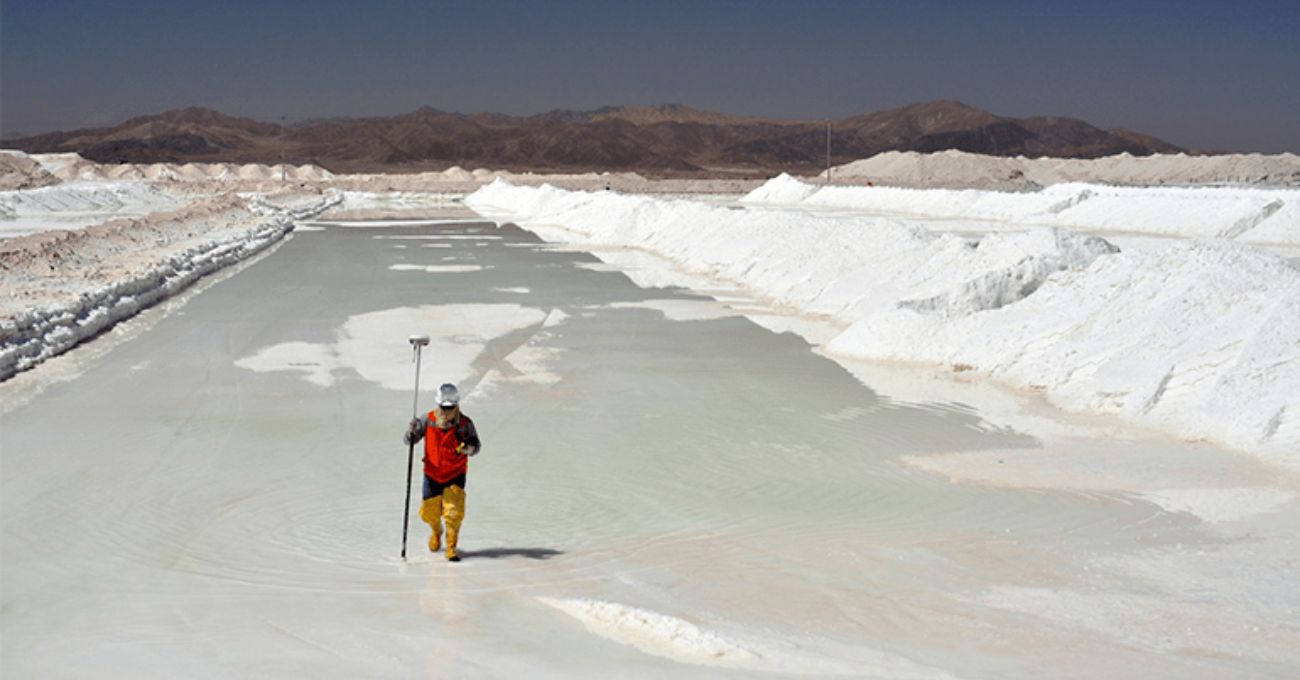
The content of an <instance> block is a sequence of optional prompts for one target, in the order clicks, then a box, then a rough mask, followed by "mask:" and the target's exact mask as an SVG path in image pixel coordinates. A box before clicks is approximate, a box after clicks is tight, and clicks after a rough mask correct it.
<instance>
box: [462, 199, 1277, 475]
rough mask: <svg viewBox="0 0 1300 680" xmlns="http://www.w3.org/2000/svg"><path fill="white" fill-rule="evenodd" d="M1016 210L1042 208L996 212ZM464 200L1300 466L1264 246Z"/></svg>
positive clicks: (922, 354) (748, 211)
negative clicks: (1125, 248) (1141, 246)
mask: <svg viewBox="0 0 1300 680" xmlns="http://www.w3.org/2000/svg"><path fill="white" fill-rule="evenodd" d="M918 193H926V192H918ZM815 195H816V194H813V196H815ZM1015 196H1022V197H1023V198H1022V200H1025V201H1027V202H1030V203H1032V204H1033V205H1035V206H1037V205H1040V204H1042V203H1043V201H1042V198H1041V197H1039V196H1035V195H1032V194H1029V195H1015V194H1008V195H1006V198H1005V199H1002V200H1005V201H1008V202H1009V203H1014V197H1015ZM1117 200H1122V197H1120V198H1118V199H1117ZM465 202H466V204H467V205H469V206H470V207H472V208H474V209H475V210H478V211H479V212H480V213H482V214H484V215H485V216H487V217H490V218H494V219H499V220H510V221H515V222H517V223H519V224H521V225H522V226H524V227H526V228H531V229H533V230H535V231H537V232H538V233H540V234H541V235H542V236H543V237H545V238H548V239H550V240H559V241H567V242H572V243H579V244H588V243H589V244H604V245H619V246H632V247H638V248H644V249H646V250H649V251H652V252H655V253H657V254H660V255H662V256H665V257H668V258H670V259H672V260H673V261H675V262H676V263H678V265H680V266H681V267H683V268H685V269H687V270H690V271H694V272H699V273H705V274H708V275H711V276H715V277H719V278H723V279H728V280H731V281H734V282H737V283H739V284H742V285H744V286H746V287H749V288H750V289H752V290H754V291H756V292H759V293H761V294H763V295H765V296H767V297H769V298H771V299H772V300H773V301H774V302H776V303H778V304H782V305H786V306H790V307H793V308H796V309H799V310H802V311H804V312H807V313H813V314H820V315H826V316H829V317H832V318H834V319H836V320H837V321H838V322H839V323H840V324H842V325H843V326H845V327H846V330H845V331H844V332H843V333H842V334H841V335H840V336H838V337H836V338H835V339H833V340H832V341H831V342H830V343H828V345H827V346H826V349H827V351H829V352H831V353H832V354H843V355H847V356H855V357H861V358H867V359H873V360H891V361H899V360H901V361H911V362H930V363H935V364H942V365H947V366H949V367H951V368H952V370H954V371H961V372H965V371H972V372H977V373H980V374H983V375H986V376H991V377H993V378H996V379H998V380H1000V381H1003V382H1005V383H1008V384H1011V385H1014V386H1017V387H1020V388H1024V389H1029V390H1034V391H1039V392H1042V393H1043V394H1044V395H1045V396H1046V398H1047V399H1048V400H1050V401H1051V402H1052V403H1054V404H1056V405H1058V406H1060V407H1063V408H1066V409H1071V410H1077V411H1084V412H1095V413H1104V414H1114V415H1117V416H1120V417H1122V418H1125V419H1127V420H1129V421H1131V422H1134V423H1138V424H1141V425H1145V426H1150V427H1156V428H1161V429H1164V430H1166V431H1169V432H1172V433H1175V434H1177V435H1179V436H1181V437H1184V438H1189V439H1202V438H1203V439H1209V440H1217V441H1221V442H1224V443H1226V444H1228V445H1230V446H1233V447H1236V448H1239V449H1242V450H1246V451H1251V452H1254V453H1256V454H1259V455H1260V456H1262V457H1265V458H1267V459H1270V460H1273V461H1276V462H1280V463H1283V464H1287V465H1290V466H1293V467H1300V269H1298V268H1297V266H1296V265H1295V264H1293V263H1291V262H1288V261H1287V260H1286V259H1284V258H1282V257H1279V256H1277V255H1274V254H1272V253H1269V252H1266V251H1264V250H1262V249H1259V248H1255V247H1251V246H1245V245H1242V244H1240V243H1234V242H1232V241H1230V240H1228V239H1226V238H1215V239H1206V240H1182V241H1175V242H1174V243H1173V244H1171V245H1170V246H1168V247H1165V248H1160V249H1151V250H1142V251H1140V252H1121V251H1120V250H1119V249H1118V248H1117V247H1115V246H1114V245H1112V244H1111V243H1109V242H1107V241H1105V240H1104V239H1101V238H1098V237H1095V236H1083V235H1080V234H1077V233H1074V232H1072V231H1069V230H1065V229H1061V228H1055V227H1040V228H1032V229H1027V230H1023V231H1007V232H995V233H991V234H988V235H986V236H983V237H981V238H979V239H977V240H972V239H970V238H966V237H962V236H958V235H955V234H943V233H933V232H930V231H927V230H925V229H923V228H921V227H919V226H917V225H915V224H914V223H909V222H908V221H907V220H906V219H901V218H894V217H886V216H869V215H868V216H837V215H829V214H815V213H807V212H797V211H788V210H773V209H766V208H762V207H749V208H745V209H741V210H736V209H730V208H727V207H719V206H711V205H707V204H704V203H700V202H695V201H685V200H662V199H656V198H652V197H648V196H631V195H617V194H611V193H607V192H597V193H587V192H572V191H565V190H561V189H556V188H554V187H549V186H543V187H537V188H534V187H517V186H512V185H510V184H508V183H506V182H496V183H493V184H491V185H489V186H487V187H484V188H483V189H480V190H479V191H478V192H476V193H474V194H472V195H470V196H469V197H467V198H466V199H465ZM918 205H924V201H921V202H920V203H918ZM1010 209H1011V208H1008V210H1010ZM1016 210H1022V211H1029V212H1032V209H1031V208H1016ZM1235 215H1236V213H1233V212H1231V211H1229V212H1227V213H1224V219H1225V220H1227V219H1235ZM1233 223H1235V222H1225V223H1223V224H1221V225H1219V231H1220V232H1227V231H1230V227H1231V226H1232V224H1233ZM1198 225H1199V223H1198ZM554 227H559V228H554ZM1201 228H1203V227H1202V226H1197V229H1201Z"/></svg>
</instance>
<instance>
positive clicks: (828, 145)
mask: <svg viewBox="0 0 1300 680" xmlns="http://www.w3.org/2000/svg"><path fill="white" fill-rule="evenodd" d="M826 183H827V184H830V183H831V121H830V119H829V118H828V119H826Z"/></svg>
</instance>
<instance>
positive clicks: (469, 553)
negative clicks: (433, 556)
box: [460, 548, 564, 560]
mask: <svg viewBox="0 0 1300 680" xmlns="http://www.w3.org/2000/svg"><path fill="white" fill-rule="evenodd" d="M563 554H564V551H563V550H555V549H552V548H484V549H482V550H462V551H460V557H461V559H465V560H472V559H478V558H483V559H488V560H499V559H503V558H509V557H522V558H524V559H529V560H549V559H550V558H552V557H555V556H556V555H563Z"/></svg>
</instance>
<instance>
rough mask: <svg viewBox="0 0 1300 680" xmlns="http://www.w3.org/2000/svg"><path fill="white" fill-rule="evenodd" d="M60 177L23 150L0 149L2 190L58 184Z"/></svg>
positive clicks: (0, 188)
mask: <svg viewBox="0 0 1300 680" xmlns="http://www.w3.org/2000/svg"><path fill="white" fill-rule="evenodd" d="M58 183H59V178H58V177H55V176H54V175H53V174H51V173H50V171H49V170H47V169H45V167H43V166H42V165H41V163H39V162H37V161H36V159H34V158H32V157H30V156H28V155H27V154H25V153H23V152H21V151H7V150H0V190H4V191H11V190H16V189H35V188H37V187H45V186H50V185H51V184H58Z"/></svg>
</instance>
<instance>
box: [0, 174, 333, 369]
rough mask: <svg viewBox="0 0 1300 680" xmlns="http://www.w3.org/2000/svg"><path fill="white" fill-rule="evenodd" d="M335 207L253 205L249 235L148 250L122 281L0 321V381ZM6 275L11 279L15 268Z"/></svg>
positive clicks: (320, 203)
mask: <svg viewBox="0 0 1300 680" xmlns="http://www.w3.org/2000/svg"><path fill="white" fill-rule="evenodd" d="M339 200H340V199H339V197H338V196H336V195H332V196H329V197H325V198H322V199H319V200H316V201H314V202H313V203H311V204H309V205H306V206H299V207H296V208H293V209H284V210H278V211H275V212H274V213H273V214H269V213H268V211H267V208H266V206H261V208H260V210H259V211H258V212H255V213H254V214H261V215H262V218H259V219H258V220H256V221H255V223H254V224H252V226H250V227H249V228H246V229H237V230H231V231H225V230H222V231H218V232H217V233H216V234H214V235H211V236H208V237H206V238H199V239H197V240H196V241H187V242H186V243H188V244H189V245H187V246H186V247H183V248H182V249H180V250H178V251H172V252H168V251H167V249H165V248H158V247H157V246H156V245H153V246H152V248H151V249H150V251H149V253H148V255H147V256H148V257H150V258H151V261H149V262H148V263H147V264H146V265H144V266H140V267H135V268H133V270H132V271H131V273H130V274H129V275H128V276H126V277H123V278H117V279H115V280H111V281H109V282H107V283H105V284H104V285H101V286H99V287H97V288H94V289H91V290H88V291H85V292H81V293H80V294H78V295H76V296H75V297H74V298H73V299H72V300H71V301H69V302H64V303H53V304H38V305H35V306H33V307H30V308H28V309H26V310H24V311H21V312H18V313H16V314H13V315H11V316H9V317H7V318H4V319H3V320H0V381H2V380H5V379H8V378H9V377H10V376H12V375H13V374H15V373H17V372H18V371H23V370H26V369H28V368H31V367H32V366H35V365H36V364H38V363H40V362H42V361H44V360H46V359H48V358H50V357H52V356H55V355H57V354H60V353H63V352H65V351H67V350H69V349H71V348H72V347H74V346H76V345H77V344H78V343H80V342H82V341H84V340H86V339H89V338H92V337H94V336H96V335H98V334H99V333H102V332H103V331H105V330H106V329H108V328H110V327H112V326H113V325H114V324H116V323H118V322H119V321H122V320H123V319H127V318H130V317H132V316H134V315H136V314H137V313H139V312H140V311H142V310H144V309H146V308H148V307H150V306H151V305H153V304H155V303H157V302H158V301H160V300H163V299H165V298H167V297H170V296H172V295H175V294H177V293H179V292H181V291H182V290H184V289H185V288H187V287H188V286H189V285H190V284H192V283H194V282H195V281H197V280H198V279H199V278H201V277H203V276H205V275H207V274H209V273H212V272H214V271H217V270H218V269H221V268H223V267H225V266H228V265H230V264H233V263H235V262H238V261H240V260H243V259H245V258H248V257H250V256H252V255H254V254H256V253H258V252H260V251H262V250H264V249H265V248H267V247H268V246H270V245H272V244H274V243H275V242H277V241H279V240H280V239H282V238H283V237H284V236H285V235H286V234H288V233H289V232H290V231H292V230H293V225H294V221H295V220H298V219H302V218H305V217H310V216H313V215H316V214H319V213H320V212H321V211H323V210H325V209H326V208H328V207H329V206H330V205H333V204H334V203H337V202H338V201H339ZM220 221H223V220H218V222H220ZM105 228H107V225H106V227H105ZM151 245H152V244H151ZM6 256H7V257H8V256H9V254H8V253H6ZM6 269H9V267H6ZM13 275H14V276H18V274H17V268H14V272H13Z"/></svg>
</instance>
